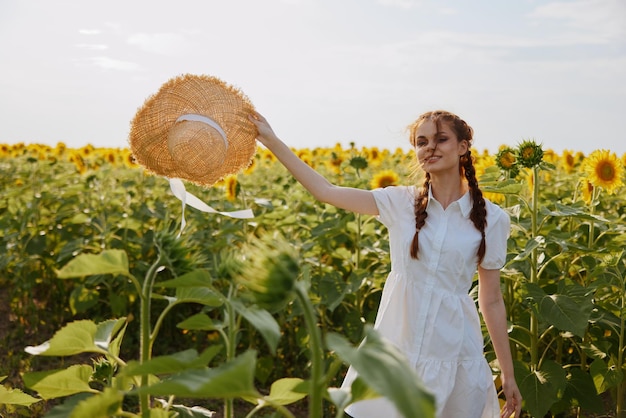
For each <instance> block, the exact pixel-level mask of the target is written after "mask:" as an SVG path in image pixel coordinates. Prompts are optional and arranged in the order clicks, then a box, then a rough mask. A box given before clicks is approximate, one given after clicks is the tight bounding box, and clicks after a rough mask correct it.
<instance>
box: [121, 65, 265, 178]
mask: <svg viewBox="0 0 626 418" xmlns="http://www.w3.org/2000/svg"><path fill="white" fill-rule="evenodd" d="M185 114H197V115H202V116H206V117H209V118H211V119H213V120H214V121H215V122H217V123H218V124H219V125H220V127H221V128H222V129H223V130H224V132H225V133H226V138H227V141H228V147H227V149H226V155H225V158H224V160H223V163H222V164H221V165H219V166H216V167H214V168H213V169H211V170H209V172H207V173H203V174H201V175H197V176H192V175H190V174H188V173H186V172H185V171H184V170H183V169H182V168H181V167H180V166H179V165H178V164H177V163H176V161H175V160H174V158H173V157H172V156H171V154H170V151H169V149H168V144H167V140H168V132H169V131H170V128H171V127H172V126H173V125H174V124H175V123H176V121H177V119H178V118H179V117H180V116H181V115H185ZM252 114H254V107H253V106H252V103H251V102H250V100H249V99H248V98H247V97H246V96H245V95H244V94H243V93H242V92H241V91H240V90H238V89H237V88H235V87H233V86H230V85H228V84H226V83H224V82H223V81H222V80H220V79H218V78H216V77H212V76H207V75H191V74H186V75H182V76H178V77H175V78H172V79H170V80H169V81H167V82H166V83H165V84H163V86H161V88H160V89H159V91H158V92H157V93H156V94H154V95H153V96H151V97H149V98H148V99H147V100H146V101H145V103H144V104H143V106H142V107H141V108H139V110H138V111H137V113H136V115H135V117H134V119H133V120H132V122H131V130H130V135H129V143H130V149H131V151H132V153H133V156H134V157H135V160H136V161H137V163H138V164H140V165H142V166H144V167H145V168H146V169H148V170H149V171H151V172H153V173H155V174H158V175H162V176H165V177H168V178H181V179H184V180H187V181H190V182H192V183H195V184H198V185H201V186H205V187H208V186H211V185H213V184H214V183H215V182H217V181H219V180H220V179H222V178H224V177H225V176H227V175H229V174H235V173H237V172H239V171H241V170H242V169H244V168H246V167H248V166H249V165H250V163H251V161H252V158H253V157H254V153H255V151H256V136H257V129H256V127H255V126H254V124H253V123H252V122H250V120H249V119H248V116H249V115H252ZM204 151H206V152H211V150H204Z"/></svg>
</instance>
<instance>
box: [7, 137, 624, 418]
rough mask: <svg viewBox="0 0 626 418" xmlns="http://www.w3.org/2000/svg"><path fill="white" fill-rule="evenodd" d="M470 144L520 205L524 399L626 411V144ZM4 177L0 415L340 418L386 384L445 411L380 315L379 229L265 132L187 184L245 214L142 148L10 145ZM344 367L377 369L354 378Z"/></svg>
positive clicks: (387, 158)
mask: <svg viewBox="0 0 626 418" xmlns="http://www.w3.org/2000/svg"><path fill="white" fill-rule="evenodd" d="M294 151H295V152H296V153H297V155H298V156H299V157H300V158H301V159H302V160H304V161H305V162H306V163H307V164H309V165H311V166H312V167H314V168H315V169H316V170H318V171H319V172H320V173H322V174H323V175H324V176H325V177H327V178H328V179H329V180H330V181H331V182H333V183H335V184H341V185H347V186H353V187H361V188H370V189H371V188H377V187H386V186H390V185H400V184H415V183H420V173H419V172H416V170H415V164H414V155H413V153H412V151H405V150H402V149H397V150H395V151H392V150H386V149H378V148H357V147H356V146H355V145H354V144H350V145H349V146H347V147H343V146H341V145H339V144H338V145H336V146H335V147H332V148H316V149H297V150H294ZM472 151H473V152H472V154H473V156H474V158H475V165H476V168H477V174H478V176H479V180H480V183H481V187H482V189H483V192H484V193H485V195H486V197H487V198H489V199H490V200H492V201H494V202H496V203H498V204H499V205H501V206H502V207H503V208H505V209H506V210H507V211H508V213H509V215H510V216H511V223H512V230H511V236H510V239H509V241H508V257H507V264H506V266H505V267H504V269H503V271H502V291H503V294H504V298H505V303H506V307H507V315H508V322H509V336H510V341H511V348H512V351H513V356H514V359H515V368H516V370H515V371H516V378H517V382H518V385H519V386H520V390H521V391H522V396H523V398H524V416H525V417H564V418H566V417H624V416H626V403H625V402H626V379H625V376H624V374H625V373H626V366H625V364H626V359H625V358H624V354H625V351H626V327H625V326H624V325H625V322H626V254H625V248H626V206H625V205H624V204H623V202H624V200H625V197H626V188H625V187H624V184H623V182H624V180H625V165H626V154H625V155H622V156H618V155H616V154H615V153H613V152H611V151H609V150H597V151H594V152H592V153H590V154H588V155H585V154H583V153H581V152H573V151H564V152H562V153H561V154H558V153H555V152H553V151H551V150H546V149H543V147H542V146H541V145H540V144H537V143H536V142H535V141H534V140H524V141H521V143H519V144H517V145H514V146H502V147H501V148H500V150H499V151H498V152H497V153H489V152H486V151H483V152H481V151H478V150H472ZM0 186H1V187H2V190H3V193H2V197H1V198H0V305H1V309H2V310H3V312H2V313H3V318H4V319H3V321H1V323H0V341H1V343H0V358H2V359H3V361H2V363H1V365H0V379H1V380H2V385H0V416H2V417H10V416H11V417H13V416H15V417H22V416H23V417H43V416H48V417H84V416H94V417H95V416H97V417H108V416H112V417H113V416H119V417H142V418H144V417H146V418H147V417H176V416H179V417H211V416H213V417H216V416H220V417H222V416H223V417H228V418H231V417H252V416H260V417H270V416H272V417H305V416H308V417H316V418H317V417H322V416H324V417H333V416H335V417H342V416H343V412H342V411H343V409H344V408H345V406H347V405H348V404H349V403H351V402H354V401H357V400H359V399H365V398H368V397H371V396H378V394H380V395H384V396H388V397H390V399H392V401H393V402H394V403H395V404H396V406H397V407H398V409H399V410H400V411H402V412H404V413H405V415H406V416H415V414H416V413H417V411H419V416H425V417H428V416H433V415H432V414H433V412H432V411H433V410H432V397H431V396H430V394H429V393H428V388H422V387H420V386H419V385H417V386H416V384H415V383H412V375H411V374H410V373H409V372H408V371H407V370H406V367H404V363H403V360H402V358H401V357H400V356H398V354H397V353H396V352H395V350H394V349H393V347H389V346H388V345H387V344H386V343H385V342H384V341H382V340H381V339H380V338H378V337H377V334H376V332H375V331H374V330H372V328H371V325H372V324H373V322H374V317H375V314H376V309H377V307H378V303H379V300H380V296H381V292H382V288H383V286H384V279H385V277H386V276H387V273H388V268H389V261H388V257H389V255H388V249H389V248H388V241H387V235H386V231H385V229H384V227H383V226H382V225H381V224H380V223H378V222H377V221H376V219H375V218H374V217H370V216H360V215H355V214H352V213H348V212H345V211H342V210H339V209H336V208H334V207H332V206H329V205H326V204H322V203H319V202H317V201H315V200H313V198H312V197H311V196H310V195H309V194H308V193H307V192H306V191H305V190H304V189H303V188H302V187H301V186H300V185H299V184H297V183H296V182H295V180H294V179H293V178H292V177H291V176H290V175H289V173H288V172H287V171H286V170H285V169H284V168H283V167H282V165H281V164H280V163H278V162H277V161H276V160H275V158H274V157H273V156H272V154H271V153H269V151H267V150H265V149H264V148H259V149H258V152H257V153H256V155H255V158H254V160H253V163H252V164H251V165H250V166H249V167H248V168H247V169H246V170H245V171H243V172H241V173H239V174H238V175H233V176H229V177H227V178H224V179H223V180H222V181H220V182H219V183H218V184H216V185H215V186H213V187H211V188H200V187H198V186H195V185H192V184H188V185H187V190H188V191H189V192H191V193H193V194H194V195H195V196H197V197H198V198H200V199H201V200H202V201H204V202H206V203H207V204H208V205H210V206H211V207H212V208H214V209H215V210H216V211H218V212H223V213H228V212H232V211H237V210H241V209H251V210H252V211H253V213H254V217H253V218H250V219H236V218H232V217H229V216H223V215H220V214H207V213H203V212H200V211H197V210H194V209H193V208H189V207H187V208H186V209H185V210H184V214H183V207H182V205H181V202H180V201H179V200H177V199H176V198H175V197H174V196H173V194H172V192H171V191H170V185H169V183H168V180H167V179H164V178H161V177H158V176H154V175H151V174H150V173H148V172H145V171H144V170H143V169H142V168H141V167H138V166H136V165H135V164H134V162H133V158H132V155H131V154H130V151H129V150H128V149H105V148H94V147H92V146H90V145H88V146H85V147H82V148H78V149H71V148H67V147H66V146H65V145H64V144H62V143H59V144H58V145H57V146H56V147H50V146H43V145H35V144H30V145H25V144H15V145H0ZM183 215H184V219H185V220H186V226H185V227H184V229H181V221H182V219H183ZM472 292H473V295H474V296H475V297H476V298H477V292H476V288H474V289H473V290H472ZM483 331H484V332H483V334H484V336H485V352H486V356H487V359H488V360H489V361H490V364H491V366H492V369H493V375H494V382H495V384H496V385H498V384H499V380H498V364H497V362H496V360H495V355H494V353H493V349H492V347H491V343H490V341H489V338H488V333H487V331H486V329H484V330H483ZM364 336H367V337H368V338H367V340H366V343H364V344H362V345H361V346H360V347H359V348H358V349H357V347H358V346H359V343H360V342H361V341H362V340H363V337H364ZM348 363H350V364H353V365H355V367H360V369H359V374H360V375H361V376H362V378H363V380H362V381H361V380H358V381H357V382H358V384H356V385H355V386H353V387H352V391H351V392H347V393H346V392H344V391H342V390H341V389H339V388H338V386H339V385H340V384H341V381H342V377H343V374H344V373H345V371H346V369H347V364H348ZM381 376H385V379H381V378H380V377H381ZM355 383H356V382H355ZM216 411H217V412H216ZM215 414H219V415H215Z"/></svg>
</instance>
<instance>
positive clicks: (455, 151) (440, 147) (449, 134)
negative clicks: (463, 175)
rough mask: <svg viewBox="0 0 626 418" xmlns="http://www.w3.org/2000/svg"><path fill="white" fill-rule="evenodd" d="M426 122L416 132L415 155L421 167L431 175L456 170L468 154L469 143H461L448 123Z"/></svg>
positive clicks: (457, 170)
mask: <svg viewBox="0 0 626 418" xmlns="http://www.w3.org/2000/svg"><path fill="white" fill-rule="evenodd" d="M439 128H440V129H439V132H438V131H437V124H436V123H435V122H433V121H431V120H426V121H424V122H423V123H422V124H421V125H420V126H419V127H418V128H417V131H416V132H415V154H416V155H417V162H418V163H419V165H420V167H422V169H423V170H424V171H426V172H429V173H431V174H438V173H443V172H446V171H451V170H456V172H457V173H458V172H459V164H460V163H459V157H460V156H462V155H464V154H465V153H467V149H468V144H467V141H460V142H459V140H458V138H457V135H456V133H455V132H454V131H453V130H452V129H451V128H450V126H449V125H448V124H447V123H446V122H440V123H439Z"/></svg>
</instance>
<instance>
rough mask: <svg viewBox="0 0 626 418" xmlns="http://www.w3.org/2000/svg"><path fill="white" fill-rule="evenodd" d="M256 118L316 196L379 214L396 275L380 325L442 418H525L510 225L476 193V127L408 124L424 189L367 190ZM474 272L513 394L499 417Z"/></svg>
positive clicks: (377, 412) (376, 405)
mask: <svg viewBox="0 0 626 418" xmlns="http://www.w3.org/2000/svg"><path fill="white" fill-rule="evenodd" d="M251 120H252V122H253V123H254V124H255V125H256V127H257V129H258V131H259V136H258V140H259V141H260V142H261V143H263V145H265V146H266V147H267V148H269V149H270V150H271V151H272V152H273V153H274V155H275V156H276V157H277V158H278V159H279V160H280V162H281V163H282V164H283V165H284V166H285V167H286V168H287V169H288V170H289V171H290V172H291V173H292V175H293V176H294V177H295V178H296V180H298V181H299V182H300V183H301V184H302V185H303V186H304V187H305V188H306V189H307V190H308V191H309V192H310V193H311V194H312V195H313V196H314V197H315V198H316V199H317V200H319V201H322V202H325V203H329V204H332V205H334V206H337V207H339V208H342V209H345V210H349V211H353V212H356V213H361V214H365V215H374V216H377V217H378V219H379V220H380V221H381V222H382V223H383V224H384V225H385V226H386V227H387V229H388V231H389V242H390V251H391V272H390V273H389V277H388V278H387V281H386V283H385V286H384V289H383V295H382V298H381V302H380V306H379V309H378V314H377V317H376V323H375V325H374V326H375V328H376V329H377V330H378V332H379V333H380V334H382V335H383V336H384V337H385V338H387V339H388V340H389V341H390V342H392V343H393V344H394V345H396V346H397V347H398V348H399V349H400V350H401V351H402V352H403V353H404V354H405V356H406V357H407V358H408V360H409V362H410V363H411V365H413V367H414V368H415V370H416V371H417V373H418V375H419V376H420V377H421V378H422V380H423V382H424V384H425V385H426V387H427V388H429V389H430V390H431V391H432V392H433V394H434V395H435V398H436V408H437V417H439V418H496V417H499V416H502V417H507V418H508V417H509V416H510V415H511V414H513V413H514V414H515V417H519V416H520V412H521V403H522V398H521V395H520V392H519V389H518V387H517V384H516V382H515V377H514V374H513V361H512V358H511V352H510V348H509V341H508V335H507V324H506V314H505V307H504V301H503V299H502V293H501V290H500V269H501V268H502V266H503V265H504V262H505V259H506V241H507V238H508V234H509V229H510V220H509V217H508V216H507V214H506V213H505V212H504V211H503V210H502V209H501V208H499V207H498V206H496V205H494V204H493V203H491V202H489V201H487V200H485V199H484V198H483V196H482V193H481V191H480V189H479V187H478V182H477V180H476V173H475V170H474V165H473V162H472V157H471V151H470V149H471V145H472V139H473V130H472V128H471V127H470V126H469V125H467V124H466V123H465V122H464V121H463V120H462V119H460V118H459V117H458V116H456V115H454V114H452V113H449V112H445V111H434V112H427V113H424V114H423V115H421V116H420V117H419V118H418V119H417V120H416V121H415V122H414V123H413V124H412V125H411V126H410V141H411V145H412V146H413V147H414V148H415V152H416V156H417V162H418V164H419V166H420V167H421V168H422V169H423V171H424V172H425V176H424V177H425V181H424V184H423V185H422V187H421V188H417V187H413V186H411V187H387V188H384V189H376V190H361V189H355V188H349V187H339V186H335V185H332V184H331V183H329V182H328V181H327V180H326V179H325V178H324V177H322V176H321V175H320V174H319V173H317V172H316V171H315V170H313V169H312V168H311V167H309V166H308V165H307V164H305V163H304V162H303V161H301V160H300V159H299V158H298V157H297V156H296V155H295V154H294V153H293V152H292V151H291V150H290V149H289V147H288V146H287V145H286V144H285V143H283V142H282V141H281V140H280V139H279V138H278V137H277V136H276V134H275V133H274V131H273V130H272V128H271V127H270V125H269V124H268V122H267V120H266V119H265V118H264V117H263V116H261V115H260V114H256V115H255V117H253V118H251ZM476 269H478V276H479V287H478V289H479V291H478V302H479V307H480V310H481V312H482V315H483V318H484V320H485V323H486V325H487V329H488V331H489V335H490V337H491V341H492V343H493V346H494V349H495V352H496V356H497V358H498V361H499V365H500V370H501V380H502V387H503V391H504V395H505V397H506V403H505V405H504V407H503V409H502V411H500V408H499V404H498V400H497V394H496V391H495V386H494V384H493V380H492V375H491V370H490V368H489V365H488V364H487V361H486V360H485V358H484V355H483V338H482V334H481V328H480V319H479V316H478V312H477V310H476V306H475V304H474V302H473V300H472V299H471V297H470V296H469V295H468V292H469V290H470V287H471V285H472V280H473V277H474V273H475V272H476ZM355 378H356V372H355V371H354V369H352V368H350V369H349V370H348V373H347V374H346V378H345V380H344V383H343V386H344V387H350V385H351V383H352V381H353V380H354V379H355ZM346 412H347V413H348V414H350V415H351V416H352V417H354V418H368V417H385V418H392V417H399V416H400V415H399V414H398V412H397V411H396V410H395V408H394V407H393V405H392V404H391V403H390V402H389V401H388V400H386V399H385V398H377V399H372V400H366V401H361V402H357V403H355V404H353V405H351V406H350V407H349V408H348V409H347V410H346Z"/></svg>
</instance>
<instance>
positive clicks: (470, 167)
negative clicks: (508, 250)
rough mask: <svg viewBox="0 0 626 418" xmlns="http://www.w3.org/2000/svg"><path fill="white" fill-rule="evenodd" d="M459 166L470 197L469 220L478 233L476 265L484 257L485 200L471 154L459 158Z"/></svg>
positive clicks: (468, 152)
mask: <svg viewBox="0 0 626 418" xmlns="http://www.w3.org/2000/svg"><path fill="white" fill-rule="evenodd" d="M461 166H462V167H463V171H464V172H465V178H466V179H467V184H468V186H469V191H470V195H471V196H472V202H473V205H472V211H471V212H470V220H471V221H472V222H473V223H474V226H475V227H476V229H478V230H479V231H480V235H481V239H480V245H479V246H478V264H480V263H481V262H482V261H483V258H484V257H485V250H486V248H485V247H486V244H485V228H486V227H487V209H486V205H485V198H484V197H483V193H482V192H481V191H480V188H479V187H478V180H477V179H476V169H475V168H474V162H473V158H472V152H471V151H470V150H468V151H467V154H465V155H464V156H462V157H461Z"/></svg>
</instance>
